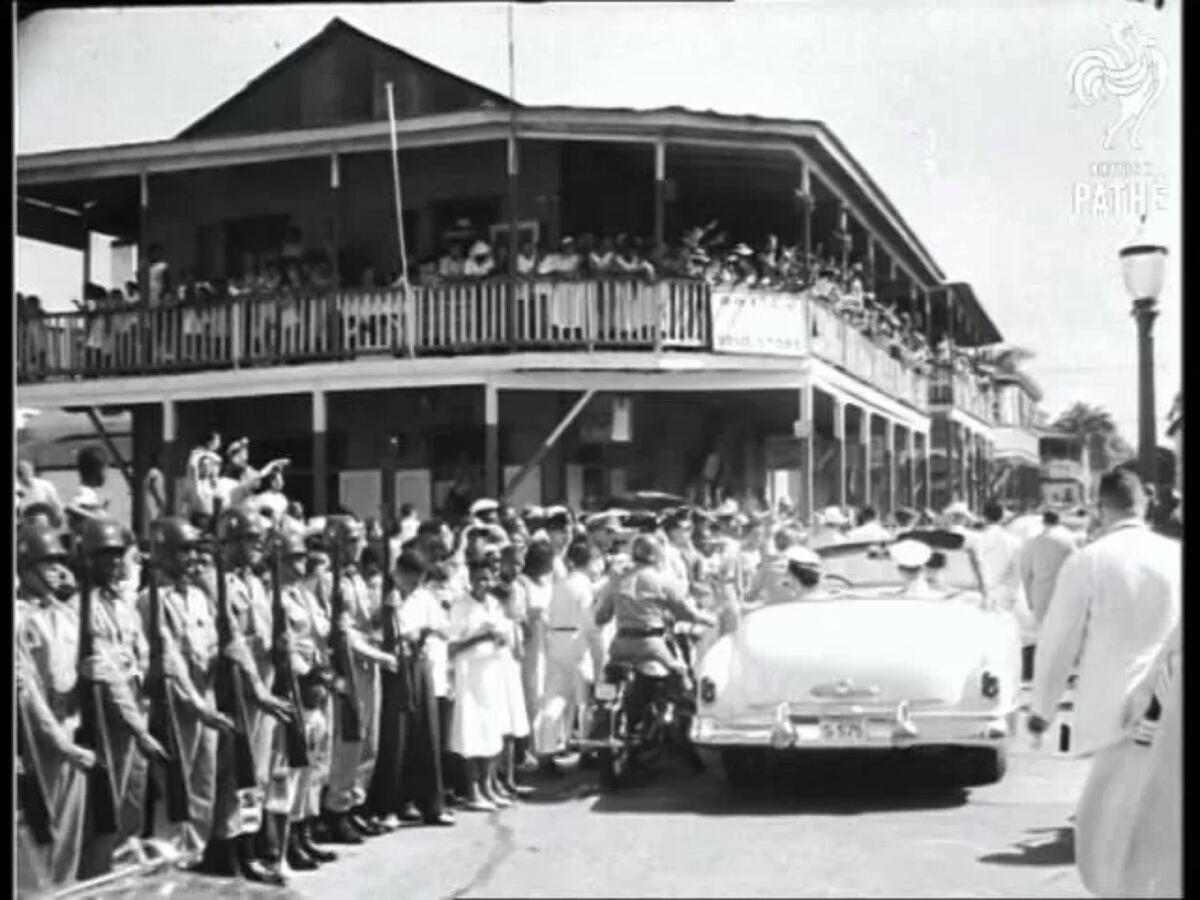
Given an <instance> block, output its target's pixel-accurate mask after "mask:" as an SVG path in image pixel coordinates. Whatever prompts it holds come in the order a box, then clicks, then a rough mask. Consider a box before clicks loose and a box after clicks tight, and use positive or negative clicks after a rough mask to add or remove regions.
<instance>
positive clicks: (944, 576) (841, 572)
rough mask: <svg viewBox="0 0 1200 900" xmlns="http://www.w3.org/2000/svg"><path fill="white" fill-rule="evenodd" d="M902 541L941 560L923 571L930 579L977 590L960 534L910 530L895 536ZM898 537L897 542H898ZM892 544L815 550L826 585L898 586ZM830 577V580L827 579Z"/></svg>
mask: <svg viewBox="0 0 1200 900" xmlns="http://www.w3.org/2000/svg"><path fill="white" fill-rule="evenodd" d="M899 538H903V539H906V540H917V541H920V542H921V543H923V544H928V545H929V547H930V549H931V550H932V551H933V554H934V556H935V559H934V560H932V561H934V562H936V561H937V557H938V555H940V558H941V559H942V560H944V563H945V564H944V565H943V566H942V568H941V569H940V570H934V569H930V568H929V567H927V568H926V570H925V574H926V575H927V576H932V578H931V580H932V581H935V583H937V584H939V585H940V586H942V587H945V588H948V589H950V590H979V576H978V574H977V573H976V570H975V567H974V565H973V564H972V560H971V557H970V555H969V554H968V552H967V550H966V549H965V546H964V539H963V536H962V535H961V534H958V533H957V532H953V531H910V532H907V533H905V534H902V535H899ZM899 538H898V539H899ZM893 543H894V541H887V542H883V543H866V544H834V545H832V546H828V547H823V548H821V549H819V550H818V551H817V554H818V555H819V556H820V557H821V569H822V572H823V574H824V575H825V576H826V584H827V585H828V586H829V587H831V588H836V587H837V586H838V585H839V584H840V583H848V584H849V585H850V586H852V587H887V586H891V585H899V584H900V583H901V580H902V579H901V577H900V569H899V567H898V566H897V565H896V563H895V561H894V560H893V559H892V558H891V555H890V553H889V549H888V548H889V547H890V546H891V545H892V544H893ZM829 576H832V577H829Z"/></svg>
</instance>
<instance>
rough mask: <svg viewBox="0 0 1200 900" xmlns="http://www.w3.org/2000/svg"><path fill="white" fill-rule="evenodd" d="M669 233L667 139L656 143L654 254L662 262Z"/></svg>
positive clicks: (656, 262) (662, 138)
mask: <svg viewBox="0 0 1200 900" xmlns="http://www.w3.org/2000/svg"><path fill="white" fill-rule="evenodd" d="M666 233H667V139H666V138H664V137H661V136H660V137H658V138H656V139H655V141H654V254H655V264H656V265H657V264H658V263H659V262H660V261H661V255H662V252H663V248H664V246H665V245H666Z"/></svg>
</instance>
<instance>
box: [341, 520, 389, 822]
mask: <svg viewBox="0 0 1200 900" xmlns="http://www.w3.org/2000/svg"><path fill="white" fill-rule="evenodd" d="M325 541H326V544H327V550H328V551H329V552H330V554H333V553H334V552H335V551H336V552H339V553H340V555H341V562H342V568H341V585H340V589H341V592H342V603H343V610H344V612H343V615H344V620H343V621H342V622H341V623H337V622H335V623H334V625H335V627H336V626H338V625H339V624H340V625H341V628H342V629H343V630H345V631H346V633H347V634H348V639H349V640H348V642H349V645H350V656H351V658H352V664H353V665H354V667H355V680H356V688H357V698H356V699H357V705H358V711H359V720H360V721H361V723H362V740H359V741H349V740H346V739H345V738H344V737H343V735H342V732H341V716H340V715H337V714H336V712H335V715H334V727H333V753H332V757H331V759H330V765H329V787H328V790H327V792H326V796H325V813H326V816H325V818H326V824H327V832H328V835H327V836H328V837H329V838H330V839H331V840H332V841H334V842H336V843H346V844H356V843H361V841H362V838H363V836H367V837H372V836H375V835H379V834H383V833H385V832H387V831H390V830H392V829H391V828H389V827H386V826H384V825H383V823H382V822H381V821H380V820H379V819H378V818H377V817H370V816H366V815H363V813H362V809H361V807H362V804H363V802H364V801H365V800H366V796H367V786H368V785H369V784H370V781H371V775H372V774H373V772H374V770H375V758H376V753H377V750H378V743H379V728H378V716H379V708H378V706H379V704H378V697H379V667H380V666H383V667H384V668H386V669H387V670H388V671H391V672H394V671H397V670H398V668H399V667H398V664H397V662H396V659H395V657H392V656H389V655H388V654H386V653H384V652H383V651H382V650H380V649H379V648H378V647H376V646H374V644H373V639H374V640H378V634H379V631H380V628H379V622H380V620H379V618H378V616H377V615H376V613H377V610H378V603H377V602H376V598H372V596H371V592H370V590H369V589H368V587H367V583H366V581H365V580H364V579H363V576H362V573H361V572H360V571H359V569H358V566H357V562H358V559H359V557H360V556H361V555H362V552H363V549H364V548H365V535H364V531H363V527H362V524H361V523H360V522H358V521H357V520H356V519H354V518H353V517H350V516H338V517H331V518H330V519H329V521H328V523H327V527H326V532H325ZM335 545H336V546H335ZM332 593H333V586H332V584H331V585H330V588H329V593H327V594H325V595H324V597H323V599H324V602H325V604H326V606H327V608H329V609H330V611H331V613H332Z"/></svg>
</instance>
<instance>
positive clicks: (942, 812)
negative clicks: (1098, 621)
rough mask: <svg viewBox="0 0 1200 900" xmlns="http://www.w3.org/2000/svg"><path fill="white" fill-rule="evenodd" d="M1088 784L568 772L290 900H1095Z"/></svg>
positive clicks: (1013, 768)
mask: <svg viewBox="0 0 1200 900" xmlns="http://www.w3.org/2000/svg"><path fill="white" fill-rule="evenodd" d="M1085 770H1086V765H1085V764H1084V763H1081V762H1078V761H1075V760H1068V759H1063V758H1061V757H1057V756H1054V755H1052V754H1051V753H1050V752H1049V751H1037V752H1035V751H1031V750H1029V749H1028V748H1026V749H1023V750H1021V749H1018V750H1017V751H1015V754H1014V756H1013V758H1012V760H1011V764H1010V768H1009V774H1008V776H1007V777H1006V779H1005V780H1004V781H1003V782H1002V783H1001V784H999V785H995V786H992V787H987V788H979V789H975V790H971V791H959V790H947V789H945V788H941V787H938V786H937V783H936V778H934V777H933V775H932V773H929V772H927V771H922V769H921V768H919V767H917V766H912V765H905V766H902V767H901V766H893V765H880V766H871V767H869V768H864V767H862V766H860V765H857V764H856V763H855V762H854V761H853V760H847V759H845V758H842V759H838V760H834V761H832V762H830V763H829V764H828V765H822V766H820V767H819V768H809V769H806V770H802V771H798V772H795V773H782V774H781V775H780V776H778V777H777V778H775V779H773V780H772V782H771V783H770V784H769V785H767V784H764V785H762V786H760V787H757V788H754V789H750V790H742V791H735V790H734V789H733V788H731V787H729V786H728V785H727V784H726V783H725V782H724V780H723V778H722V777H721V775H720V773H719V771H718V770H717V769H716V767H715V766H714V767H713V770H712V771H710V772H709V773H708V774H705V775H699V776H696V775H692V774H690V773H684V772H683V771H682V770H679V769H677V768H675V767H673V766H666V767H664V768H662V769H660V770H659V772H658V773H657V777H656V778H655V779H654V780H653V781H652V782H650V783H648V784H646V785H645V786H643V787H638V788H633V789H630V790H629V791H628V792H623V793H620V794H617V795H608V796H604V795H600V794H599V792H598V790H597V789H596V786H595V784H594V781H595V777H594V773H592V772H588V771H574V772H571V773H570V774H569V775H568V776H567V777H566V778H565V779H564V780H563V781H562V782H559V783H556V784H549V785H547V784H545V783H544V782H543V783H542V784H543V791H541V792H540V793H539V794H538V795H537V796H536V797H535V798H533V799H532V800H531V801H530V802H527V803H525V804H524V805H522V806H521V807H519V808H515V809H511V810H508V811H505V812H503V813H501V814H492V815H468V814H460V817H459V818H460V822H459V825H458V827H456V828H454V829H452V830H450V829H448V830H434V829H425V828H406V829H404V830H402V831H400V832H399V833H397V834H393V835H389V836H385V837H381V838H377V839H375V840H374V841H371V842H369V843H368V844H366V845H364V846H363V847H360V848H351V849H349V850H347V851H345V852H344V854H343V859H342V860H340V861H339V862H338V863H337V864H335V865H332V866H327V867H324V868H323V869H322V870H321V871H319V872H315V873H311V874H305V875H299V876H296V877H294V878H293V888H294V890H293V891H292V892H290V893H292V894H293V896H298V897H312V898H318V897H338V898H352V897H362V898H383V897H396V896H403V897H405V898H453V897H518V896H527V897H550V896H596V895H605V896H615V897H639V896H651V897H653V896H659V897H665V896H779V897H786V896H812V897H855V896H893V897H894V896H906V897H921V896H941V897H1086V896H1088V895H1087V894H1086V892H1085V891H1084V890H1083V888H1082V886H1081V885H1080V883H1079V880H1078V877H1077V876H1076V874H1075V870H1074V868H1073V866H1072V864H1071V860H1072V856H1071V848H1070V832H1069V830H1066V829H1069V823H1068V817H1069V816H1070V814H1071V811H1072V804H1073V801H1074V799H1075V798H1076V797H1077V796H1078V793H1079V791H1080V789H1081V787H1082V779H1083V777H1084V774H1085ZM146 881H147V882H148V883H146V884H144V885H140V886H139V887H141V890H138V891H137V894H138V895H144V896H149V895H150V893H151V892H153V893H154V894H155V895H158V896H164V895H169V896H174V897H181V896H189V897H190V896H217V895H218V893H219V895H220V896H223V897H231V896H254V895H263V896H266V895H273V896H276V897H279V896H281V893H280V892H275V891H271V892H268V891H252V890H250V889H246V888H243V889H240V890H239V889H238V888H237V887H235V886H234V885H232V884H224V883H222V884H221V885H220V887H217V885H216V884H215V883H213V882H206V881H204V880H203V879H198V878H192V877H184V876H178V875H175V876H170V877H162V878H154V879H147V880H146ZM167 885H170V887H167ZM159 888H162V889H163V890H162V891H161V892H160V890H159ZM231 888H232V890H231ZM143 891H145V893H144V894H143ZM131 895H132V894H131V892H128V891H127V890H110V891H108V892H105V893H103V894H101V893H96V894H94V896H105V897H115V896H125V897H128V896H131Z"/></svg>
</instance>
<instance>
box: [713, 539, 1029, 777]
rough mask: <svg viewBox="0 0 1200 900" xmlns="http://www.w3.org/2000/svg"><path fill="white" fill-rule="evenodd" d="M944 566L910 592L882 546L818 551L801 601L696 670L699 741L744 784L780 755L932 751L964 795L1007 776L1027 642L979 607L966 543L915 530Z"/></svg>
mask: <svg viewBox="0 0 1200 900" xmlns="http://www.w3.org/2000/svg"><path fill="white" fill-rule="evenodd" d="M900 537H901V538H905V539H913V540H919V541H921V542H923V543H926V544H928V545H929V546H930V547H931V548H932V549H934V550H935V551H936V552H938V553H941V554H942V555H943V556H944V557H945V566H944V568H943V569H942V570H941V577H940V579H939V582H938V586H937V587H935V588H932V589H927V590H923V591H921V592H919V593H915V592H913V591H907V590H906V589H905V588H904V585H903V580H902V576H901V574H900V570H899V568H898V566H897V565H896V564H895V562H894V561H893V560H892V559H891V557H890V553H889V547H891V546H893V545H894V542H889V543H885V544H854V545H835V546H831V547H826V548H823V549H821V550H819V551H817V552H818V554H819V555H820V556H821V558H822V579H821V582H820V583H819V584H818V585H817V587H816V588H815V590H814V592H813V593H811V594H809V595H806V596H805V597H804V598H803V599H797V600H794V601H790V602H785V603H778V604H774V605H770V606H766V607H762V608H759V609H755V610H753V611H750V612H747V613H746V614H745V615H744V616H743V618H742V620H741V622H740V623H739V625H738V627H737V629H736V630H735V631H734V632H733V633H731V634H728V635H725V636H724V637H722V638H721V639H720V640H718V641H717V643H715V644H714V645H713V646H712V648H711V649H710V650H709V651H708V653H706V654H705V656H704V658H703V659H702V660H701V661H700V666H699V671H698V673H697V674H698V678H699V681H698V709H697V713H696V717H695V719H694V720H693V725H692V740H693V741H694V743H695V744H696V746H698V747H702V748H704V747H707V748H710V749H715V750H718V751H720V753H721V756H722V761H723V764H724V768H725V771H726V774H727V775H728V777H729V779H730V780H731V781H733V782H735V783H738V782H742V781H745V780H747V779H748V778H749V777H750V776H751V775H752V774H754V773H755V772H756V771H758V770H759V769H760V768H761V767H762V766H763V765H765V763H767V762H768V761H769V760H770V759H771V758H772V757H779V756H786V755H793V754H805V753H818V752H821V751H827V750H844V751H856V750H890V751H895V752H897V753H911V752H920V753H929V754H931V755H935V756H939V757H941V758H943V759H944V760H945V762H946V768H947V771H948V772H952V773H953V774H954V775H955V778H956V780H957V781H958V783H960V784H963V785H981V784H989V783H992V782H996V781H999V780H1000V779H1001V778H1003V777H1004V773H1005V768H1006V758H1007V756H1006V754H1007V746H1008V743H1009V738H1010V737H1011V736H1012V735H1013V733H1014V730H1015V725H1016V717H1017V710H1018V706H1019V700H1018V694H1019V690H1020V685H1021V682H1020V674H1021V667H1020V662H1021V659H1020V655H1021V650H1020V634H1019V629H1018V625H1017V620H1016V617H1015V616H1014V615H1013V614H1012V613H1010V612H1003V611H991V610H986V609H984V608H983V604H982V603H981V601H982V599H983V592H982V587H981V583H980V579H979V573H978V568H977V566H976V564H975V562H974V560H973V558H972V557H971V555H970V554H969V553H968V551H967V550H966V549H965V547H964V538H963V536H962V535H961V534H958V533H955V532H951V531H938V530H931V531H914V532H909V533H907V534H905V535H901V536H900Z"/></svg>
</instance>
